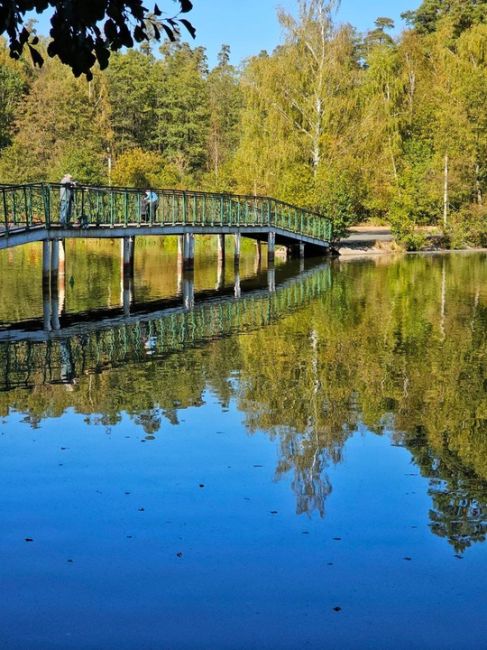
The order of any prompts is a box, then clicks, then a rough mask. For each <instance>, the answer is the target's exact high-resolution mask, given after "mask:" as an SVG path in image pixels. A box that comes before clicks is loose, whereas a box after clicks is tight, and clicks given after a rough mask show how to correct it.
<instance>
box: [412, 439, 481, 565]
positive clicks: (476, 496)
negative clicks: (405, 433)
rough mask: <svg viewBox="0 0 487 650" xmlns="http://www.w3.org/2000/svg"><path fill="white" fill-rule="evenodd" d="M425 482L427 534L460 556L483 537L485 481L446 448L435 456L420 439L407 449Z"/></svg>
mask: <svg viewBox="0 0 487 650" xmlns="http://www.w3.org/2000/svg"><path fill="white" fill-rule="evenodd" d="M408 447H409V449H410V450H411V453H412V454H413V458H414V460H415V462H416V464H417V465H418V467H419V468H420V470H421V473H422V475H423V476H424V477H425V478H428V479H430V484H429V490H428V494H429V495H430V497H431V499H432V508H431V510H430V512H429V517H430V527H431V530H432V531H433V532H434V533H435V535H438V536H439V537H444V538H445V539H447V540H448V542H449V543H450V544H451V545H452V546H453V547H454V549H455V550H456V551H457V553H462V552H463V551H465V549H467V548H468V547H469V546H472V544H474V543H476V542H484V541H485V539H486V537H487V481H485V480H482V479H481V478H480V477H479V476H477V475H476V474H475V472H473V471H472V470H470V469H469V468H468V467H465V466H464V465H462V462H461V460H460V459H459V458H458V457H457V456H456V455H455V454H453V453H452V452H451V451H450V450H449V449H448V447H446V446H445V447H444V449H443V450H442V453H441V455H438V454H436V453H435V452H434V451H433V449H432V448H431V447H430V446H428V444H427V441H426V440H425V439H424V438H423V439H421V438H416V440H414V441H412V442H411V443H410V444H409V445H408Z"/></svg>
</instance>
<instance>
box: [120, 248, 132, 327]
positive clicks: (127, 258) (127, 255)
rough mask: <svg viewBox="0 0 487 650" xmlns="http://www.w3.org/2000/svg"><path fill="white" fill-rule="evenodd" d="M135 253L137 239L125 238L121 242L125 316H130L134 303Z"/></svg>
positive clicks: (122, 298)
mask: <svg viewBox="0 0 487 650" xmlns="http://www.w3.org/2000/svg"><path fill="white" fill-rule="evenodd" d="M134 252H135V238H134V237H123V238H122V239H121V240H120V267H121V268H120V302H121V303H122V307H123V313H124V316H129V315H130V307H131V305H132V303H133V277H134V259H135V255H134Z"/></svg>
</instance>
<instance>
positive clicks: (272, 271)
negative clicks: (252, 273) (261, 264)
mask: <svg viewBox="0 0 487 650" xmlns="http://www.w3.org/2000/svg"><path fill="white" fill-rule="evenodd" d="M267 289H268V290H269V293H275V291H276V267H275V266H274V264H270V265H269V266H268V268H267Z"/></svg>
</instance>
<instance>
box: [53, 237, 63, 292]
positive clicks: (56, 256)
mask: <svg viewBox="0 0 487 650" xmlns="http://www.w3.org/2000/svg"><path fill="white" fill-rule="evenodd" d="M60 248H61V240H60V239H53V240H52V241H51V282H53V280H54V278H57V276H58V273H59V258H60Z"/></svg>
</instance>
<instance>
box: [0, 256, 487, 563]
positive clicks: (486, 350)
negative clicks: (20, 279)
mask: <svg viewBox="0 0 487 650" xmlns="http://www.w3.org/2000/svg"><path fill="white" fill-rule="evenodd" d="M445 265H446V267H445ZM445 268H446V269H447V272H446V273H445ZM485 274H486V271H485V259H484V258H481V257H478V258H468V257H458V258H453V257H452V258H449V259H448V260H447V261H441V263H440V262H439V261H438V260H436V261H435V260H433V259H432V258H420V257H417V258H409V259H408V260H407V261H406V262H403V263H399V264H391V265H390V266H384V267H382V268H380V269H377V268H375V267H374V266H373V265H371V264H363V265H358V264H357V265H349V266H346V265H345V266H343V267H339V268H338V269H337V270H336V271H335V272H334V273H333V276H332V286H331V287H327V288H326V289H325V290H324V291H323V293H322V294H321V295H320V297H319V299H318V300H315V301H314V302H312V303H311V304H309V305H308V306H306V307H303V309H301V310H300V311H299V312H296V313H291V314H289V315H287V316H286V318H284V319H283V320H282V321H280V322H275V323H274V324H272V325H270V326H268V327H267V328H264V329H261V330H257V331H253V332H250V333H247V334H246V335H243V336H239V337H231V338H227V339H223V340H218V341H212V342H210V343H208V344H207V345H205V346H202V347H200V348H196V349H192V350H189V349H185V350H183V349H182V350H181V351H180V352H178V353H176V354H173V355H171V356H169V357H167V358H164V359H163V360H157V359H154V358H152V359H149V360H146V362H145V363H144V364H140V363H126V365H124V366H123V367H121V368H119V369H112V370H110V371H107V372H101V373H100V374H97V375H90V376H89V377H82V378H81V379H80V380H79V383H78V384H77V385H76V386H74V387H73V388H74V390H73V392H72V393H69V394H68V393H67V392H66V390H63V389H62V387H59V386H36V388H35V389H34V390H32V391H29V392H27V391H20V390H19V391H12V392H10V393H5V394H3V395H2V394H0V413H7V412H8V410H9V408H17V409H18V410H20V411H22V412H25V413H26V414H27V416H28V417H29V418H31V421H32V422H39V420H40V419H42V418H43V417H46V416H54V415H61V414H62V413H63V411H64V410H65V409H66V408H68V407H74V408H76V410H77V411H78V412H80V413H86V414H100V413H101V414H103V419H104V421H106V422H108V423H116V422H117V421H118V420H119V418H120V414H121V413H122V412H126V413H128V414H129V415H130V416H131V417H132V419H133V421H134V422H135V423H136V424H137V425H138V426H140V427H142V429H143V430H144V431H145V433H146V434H147V435H148V436H149V437H153V436H155V435H158V432H159V430H160V427H161V425H162V423H163V421H164V420H167V421H169V422H171V423H172V424H177V423H178V417H179V413H180V412H181V410H183V409H185V408H188V407H190V406H199V405H201V404H203V403H204V399H205V393H206V392H207V391H211V392H212V393H213V394H214V395H216V397H217V399H218V401H219V403H220V404H221V405H222V407H227V406H228V404H229V403H230V401H231V400H232V399H234V400H235V401H236V403H237V406H238V408H239V409H240V410H241V411H242V412H243V413H244V414H245V418H246V420H245V421H246V426H247V428H248V430H249V431H250V432H251V433H253V432H256V431H265V432H266V433H267V434H268V435H269V436H270V437H271V438H272V439H275V440H276V442H277V444H278V448H279V461H278V465H277V468H276V477H277V478H280V477H283V476H289V477H290V481H291V486H292V489H293V491H294V493H295V495H296V501H297V512H298V513H307V514H308V515H312V514H313V513H317V514H319V515H320V516H324V513H325V503H326V499H327V497H328V496H329V494H330V493H331V490H332V487H331V484H330V481H329V478H328V475H327V469H328V468H329V467H330V465H332V464H336V463H340V462H341V460H342V453H343V447H344V445H345V443H346V441H347V440H348V439H349V437H350V436H351V435H353V433H354V432H355V431H356V430H357V427H358V425H359V424H360V423H364V424H365V425H366V426H367V427H368V428H369V429H370V430H371V431H375V432H376V433H382V432H383V431H384V429H388V430H392V431H393V432H394V437H395V439H397V441H398V442H400V443H401V444H402V445H404V446H405V447H407V448H408V449H409V450H410V451H411V453H412V455H413V458H414V460H415V462H416V464H417V465H418V467H419V468H420V470H421V473H422V474H423V476H424V477H426V478H428V479H430V488H429V494H430V496H431V499H432V508H431V511H430V524H431V530H432V531H433V532H434V533H435V534H437V535H439V536H442V537H445V538H446V539H447V540H448V541H449V542H450V543H451V544H452V545H453V547H454V548H455V549H456V550H457V552H459V553H460V552H462V551H463V550H464V549H465V548H467V547H468V546H470V545H471V544H473V543H475V542H478V541H484V539H485V537H486V534H487V530H486V526H487V524H486V512H487V505H486V504H487V435H486V433H487V431H486V426H485V424H486V415H485V414H486V413H487V390H486V387H487V341H486V338H485V331H486V326H487V307H486V305H487V294H486V292H485V289H484V288H485V287H486V286H487V285H486V282H485V279H486V277H485ZM445 277H446V281H445ZM418 288H420V290H418ZM118 344H119V341H118V339H117V337H113V345H114V346H117V345H118ZM124 354H125V353H124ZM78 357H79V359H81V357H80V355H79V353H78ZM78 357H77V358H76V359H75V363H76V364H78V365H79V363H80V361H79V359H78ZM105 362H106V359H104V358H101V359H100V368H103V367H104V364H105ZM63 374H64V376H65V377H66V378H69V376H70V375H71V374H72V371H70V363H69V358H68V359H67V361H66V363H65V364H64V370H63ZM159 435H160V434H159Z"/></svg>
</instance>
